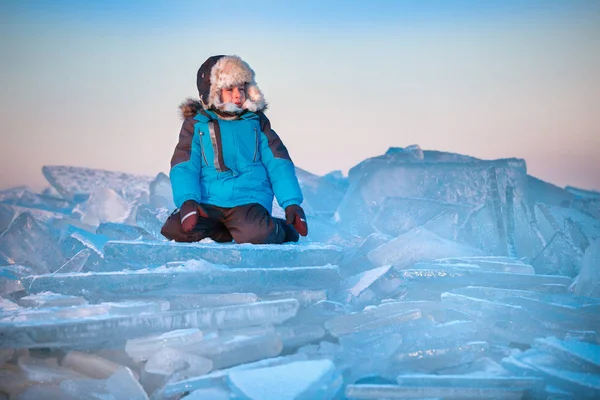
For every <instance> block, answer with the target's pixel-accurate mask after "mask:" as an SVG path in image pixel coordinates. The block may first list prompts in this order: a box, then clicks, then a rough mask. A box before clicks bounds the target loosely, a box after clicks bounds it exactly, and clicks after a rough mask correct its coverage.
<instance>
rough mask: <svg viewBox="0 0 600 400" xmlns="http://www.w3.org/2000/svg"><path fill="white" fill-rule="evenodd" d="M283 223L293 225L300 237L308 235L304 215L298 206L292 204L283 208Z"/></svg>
mask: <svg viewBox="0 0 600 400" xmlns="http://www.w3.org/2000/svg"><path fill="white" fill-rule="evenodd" d="M285 222H286V223H287V224H291V225H293V226H294V228H296V230H297V231H298V233H299V234H300V235H302V236H306V235H308V225H307V224H306V215H304V210H303V209H302V207H300V206H299V205H296V204H292V205H291V206H287V207H286V208H285Z"/></svg>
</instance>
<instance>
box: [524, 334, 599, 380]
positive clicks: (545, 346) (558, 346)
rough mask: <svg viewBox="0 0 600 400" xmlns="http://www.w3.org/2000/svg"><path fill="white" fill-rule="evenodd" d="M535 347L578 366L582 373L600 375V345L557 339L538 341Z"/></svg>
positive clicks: (534, 344)
mask: <svg viewBox="0 0 600 400" xmlns="http://www.w3.org/2000/svg"><path fill="white" fill-rule="evenodd" d="M533 346H534V347H535V348H537V349H540V350H542V351H546V352H548V353H551V354H553V355H555V356H556V357H558V358H559V359H564V360H565V361H566V362H567V363H569V364H577V365H578V367H579V368H580V369H581V371H587V372H589V373H594V374H600V345H597V344H590V343H585V342H578V341H575V340H558V339H556V338H543V339H537V340H536V341H535V342H534V343H533Z"/></svg>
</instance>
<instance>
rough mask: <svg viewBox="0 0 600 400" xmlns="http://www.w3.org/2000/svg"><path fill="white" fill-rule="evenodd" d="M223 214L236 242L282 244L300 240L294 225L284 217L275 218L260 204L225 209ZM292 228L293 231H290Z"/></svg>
mask: <svg viewBox="0 0 600 400" xmlns="http://www.w3.org/2000/svg"><path fill="white" fill-rule="evenodd" d="M223 214H224V219H223V222H224V223H225V226H226V227H227V229H228V230H229V232H231V235H232V236H233V239H234V240H235V242H236V243H252V244H280V243H283V242H285V241H294V242H295V241H298V233H297V232H296V231H295V230H293V229H294V228H293V227H291V226H289V225H286V223H285V221H284V220H282V219H279V218H273V217H272V216H271V215H270V214H269V212H268V211H267V209H266V208H264V207H263V206H261V205H260V204H256V203H255V204H246V205H243V206H239V207H233V208H230V209H227V210H224V211H223ZM290 228H291V229H292V230H293V232H288V231H289V230H290ZM292 233H294V234H295V235H293V234H292ZM294 239H295V240H294Z"/></svg>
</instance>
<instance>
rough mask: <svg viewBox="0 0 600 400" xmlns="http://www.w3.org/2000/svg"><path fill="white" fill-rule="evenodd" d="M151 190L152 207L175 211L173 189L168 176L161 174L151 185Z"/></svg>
mask: <svg viewBox="0 0 600 400" xmlns="http://www.w3.org/2000/svg"><path fill="white" fill-rule="evenodd" d="M149 189H150V205H151V206H152V207H154V208H167V209H169V210H174V209H175V203H174V202H173V189H172V188H171V180H170V179H169V177H168V176H167V175H165V174H164V173H162V172H160V173H159V174H158V175H156V178H154V180H153V181H152V182H150V185H149Z"/></svg>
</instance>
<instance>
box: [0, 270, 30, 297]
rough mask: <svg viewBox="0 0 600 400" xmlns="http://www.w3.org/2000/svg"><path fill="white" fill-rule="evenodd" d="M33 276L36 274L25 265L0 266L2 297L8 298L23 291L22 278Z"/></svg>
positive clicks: (0, 292) (0, 293)
mask: <svg viewBox="0 0 600 400" xmlns="http://www.w3.org/2000/svg"><path fill="white" fill-rule="evenodd" d="M33 274H35V271H34V270H33V268H31V267H27V266H24V265H18V264H13V265H5V266H0V296H8V295H10V294H11V293H14V292H19V291H21V290H23V285H22V284H21V278H23V277H24V276H29V275H33Z"/></svg>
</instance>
